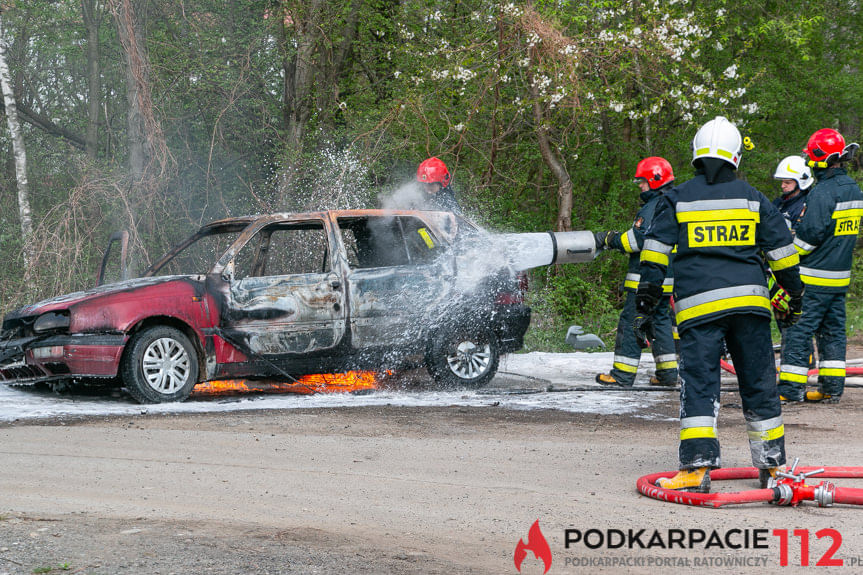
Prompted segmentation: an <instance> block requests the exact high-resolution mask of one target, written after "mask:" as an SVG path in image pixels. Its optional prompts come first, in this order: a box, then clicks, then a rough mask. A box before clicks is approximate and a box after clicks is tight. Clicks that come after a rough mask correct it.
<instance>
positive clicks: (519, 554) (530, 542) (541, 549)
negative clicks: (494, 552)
mask: <svg viewBox="0 0 863 575" xmlns="http://www.w3.org/2000/svg"><path fill="white" fill-rule="evenodd" d="M528 551H533V556H534V557H535V558H536V559H542V564H543V565H545V571H543V572H542V573H543V575H545V574H546V573H548V570H549V569H551V548H550V547H549V546H548V541H546V540H545V537H544V536H543V534H542V531H541V530H540V529H539V519H537V520H536V521H534V522H533V525H531V526H530V530H529V531H528V532H527V543H525V542H524V539H519V540H518V545H516V546H515V554H514V555H513V560H514V561H515V568H516V569H518V572H519V573H521V562H522V561H524V558H525V557H527V552H528Z"/></svg>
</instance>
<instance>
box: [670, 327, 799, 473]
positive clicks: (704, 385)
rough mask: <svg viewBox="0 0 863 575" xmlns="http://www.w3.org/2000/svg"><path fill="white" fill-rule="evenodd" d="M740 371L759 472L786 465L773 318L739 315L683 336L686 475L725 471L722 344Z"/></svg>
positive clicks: (751, 446) (683, 459)
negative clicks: (720, 433)
mask: <svg viewBox="0 0 863 575" xmlns="http://www.w3.org/2000/svg"><path fill="white" fill-rule="evenodd" d="M723 338H724V339H725V344H726V346H727V348H728V353H729V355H731V359H732V361H733V362H734V368H735V370H736V371H737V381H738V384H739V387H740V400H741V403H742V404H743V416H744V417H745V419H746V431H747V433H748V435H749V451H750V453H751V455H752V463H753V465H754V466H755V467H758V468H761V469H766V468H768V467H776V466H778V465H782V464H784V463H785V428H784V426H783V425H782V406H781V404H780V402H779V393H778V391H777V389H776V367H775V364H774V360H773V341H772V339H771V335H770V318H769V317H766V316H761V315H756V314H746V313H738V314H732V315H727V316H724V317H720V318H718V319H716V320H713V321H710V322H707V323H703V324H700V325H696V326H693V327H688V328H684V330H683V331H681V333H680V449H679V456H680V469H696V468H699V467H720V466H721V465H720V457H719V455H720V454H719V439H718V438H717V436H716V420H717V416H718V415H719V387H720V371H719V358H720V355H721V353H722V340H723Z"/></svg>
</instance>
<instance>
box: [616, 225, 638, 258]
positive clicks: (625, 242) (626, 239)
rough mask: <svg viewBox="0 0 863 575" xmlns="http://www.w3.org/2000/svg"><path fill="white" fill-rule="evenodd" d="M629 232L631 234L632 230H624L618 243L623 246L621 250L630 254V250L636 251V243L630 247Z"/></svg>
mask: <svg viewBox="0 0 863 575" xmlns="http://www.w3.org/2000/svg"><path fill="white" fill-rule="evenodd" d="M630 234H632V230H629V231H628V232H626V233H625V234H623V235H622V236H620V244H621V245H622V246H623V251H625V252H626V253H628V254H631V253H632V252H637V251H638V249H637V248H638V246H637V245H636V246H635V248H633V247H632V242H631V238H630ZM633 235H634V234H633Z"/></svg>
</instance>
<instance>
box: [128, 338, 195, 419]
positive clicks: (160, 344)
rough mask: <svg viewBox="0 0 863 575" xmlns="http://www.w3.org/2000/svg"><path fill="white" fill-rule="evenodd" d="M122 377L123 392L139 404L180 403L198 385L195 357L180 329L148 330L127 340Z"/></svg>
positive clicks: (189, 343) (193, 349) (191, 347)
mask: <svg viewBox="0 0 863 575" xmlns="http://www.w3.org/2000/svg"><path fill="white" fill-rule="evenodd" d="M122 374H123V382H124V383H125V384H126V389H127V391H128V392H129V394H130V395H131V396H132V397H134V398H135V399H136V400H138V401H139V402H141V403H167V402H171V401H183V400H185V399H186V398H187V397H189V394H190V393H192V388H193V387H195V384H196V383H197V382H198V354H197V353H196V352H195V347H194V346H193V345H192V342H191V341H189V338H188V337H186V335H185V334H184V333H183V332H181V331H180V330H178V329H176V328H173V327H169V326H156V327H150V328H147V329H144V330H142V331H140V332H138V333H136V334H135V335H134V336H132V339H131V340H130V341H129V347H128V348H127V350H126V354H125V356H124V358H123V366H122Z"/></svg>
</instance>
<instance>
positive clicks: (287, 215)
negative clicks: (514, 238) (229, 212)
mask: <svg viewBox="0 0 863 575" xmlns="http://www.w3.org/2000/svg"><path fill="white" fill-rule="evenodd" d="M451 213H452V212H443V211H437V210H391V209H380V208H369V209H352V210H319V211H315V212H276V213H272V214H253V215H248V216H237V217H234V218H224V219H221V220H216V221H212V222H209V223H207V224H204V225H203V226H201V229H205V228H214V227H221V226H224V225H230V224H246V225H248V224H251V223H252V222H257V221H260V220H283V219H296V220H301V219H316V218H325V217H327V215H332V216H334V217H336V218H345V217H348V218H349V217H362V216H385V215H392V216H411V215H417V214H433V215H435V216H446V215H449V214H451Z"/></svg>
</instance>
